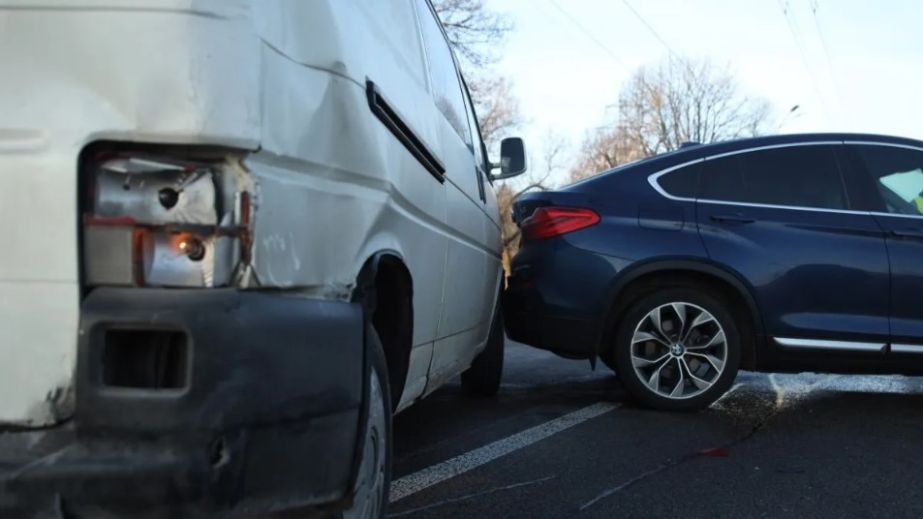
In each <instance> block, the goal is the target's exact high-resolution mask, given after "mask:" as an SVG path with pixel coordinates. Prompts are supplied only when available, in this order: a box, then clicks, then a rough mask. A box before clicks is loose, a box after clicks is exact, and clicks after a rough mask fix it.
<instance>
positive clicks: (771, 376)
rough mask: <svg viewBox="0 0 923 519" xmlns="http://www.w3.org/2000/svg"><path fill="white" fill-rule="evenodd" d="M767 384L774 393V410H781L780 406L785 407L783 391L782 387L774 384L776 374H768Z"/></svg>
mask: <svg viewBox="0 0 923 519" xmlns="http://www.w3.org/2000/svg"><path fill="white" fill-rule="evenodd" d="M769 383H770V384H772V390H773V391H775V393H776V410H777V411H778V410H779V409H782V406H783V405H785V390H783V389H782V386H780V385H779V383H778V382H776V374H775V373H770V374H769Z"/></svg>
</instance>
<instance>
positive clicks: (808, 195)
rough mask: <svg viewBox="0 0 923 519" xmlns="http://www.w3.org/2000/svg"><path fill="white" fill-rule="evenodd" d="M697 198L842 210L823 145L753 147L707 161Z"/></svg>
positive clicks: (841, 193)
mask: <svg viewBox="0 0 923 519" xmlns="http://www.w3.org/2000/svg"><path fill="white" fill-rule="evenodd" d="M700 190H701V194H700V198H704V199H707V200H715V201H723V202H743V203H751V204H765V205H777V206H790V207H811V208H819V209H847V208H848V205H849V204H848V202H847V197H846V190H845V186H844V184H843V179H842V177H841V175H840V170H839V167H838V166H837V162H836V157H835V156H834V154H833V149H832V148H831V147H830V146H827V145H813V146H812V145H805V146H796V147H785V148H775V149H767V150H758V151H751V152H745V153H740V154H736V155H730V156H727V157H719V158H716V159H709V160H707V161H706V162H705V167H704V173H703V174H702V179H701V186H700Z"/></svg>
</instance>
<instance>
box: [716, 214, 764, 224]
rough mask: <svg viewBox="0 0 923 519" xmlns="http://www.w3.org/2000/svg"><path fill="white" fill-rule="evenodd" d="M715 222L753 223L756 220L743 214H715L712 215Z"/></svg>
mask: <svg viewBox="0 0 923 519" xmlns="http://www.w3.org/2000/svg"><path fill="white" fill-rule="evenodd" d="M711 219H712V221H713V222H726V223H753V222H755V221H756V220H754V219H753V218H750V217H748V216H744V215H743V214H741V213H735V214H713V215H711Z"/></svg>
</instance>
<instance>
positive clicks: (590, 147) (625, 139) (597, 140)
mask: <svg viewBox="0 0 923 519" xmlns="http://www.w3.org/2000/svg"><path fill="white" fill-rule="evenodd" d="M642 158H644V152H643V150H642V149H641V146H639V145H638V143H637V141H636V140H635V139H634V138H633V137H632V136H631V135H629V133H628V131H627V130H626V128H624V127H622V126H620V125H617V126H616V127H615V128H604V129H600V130H597V131H595V132H593V133H591V134H589V135H588V136H587V137H586V138H585V139H584V141H583V145H582V146H581V149H580V154H579V159H578V161H577V163H576V164H574V166H573V167H572V168H571V170H570V181H571V182H576V181H578V180H581V179H584V178H586V177H589V176H592V175H595V174H596V173H599V172H601V171H606V170H609V169H612V168H614V167H617V166H620V165H622V164H627V163H629V162H634V161H636V160H639V159H642Z"/></svg>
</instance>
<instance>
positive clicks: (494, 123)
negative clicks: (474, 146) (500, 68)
mask: <svg viewBox="0 0 923 519" xmlns="http://www.w3.org/2000/svg"><path fill="white" fill-rule="evenodd" d="M510 86H511V85H510V82H509V80H507V79H506V78H504V77H491V76H482V77H478V78H475V81H473V82H471V83H470V84H469V87H470V89H471V97H472V100H473V101H474V104H475V111H476V112H477V114H478V122H479V123H480V125H481V136H482V137H483V138H484V143H485V144H486V145H487V149H489V150H492V151H493V150H496V149H497V147H498V146H499V145H500V141H501V140H502V139H503V137H506V136H508V135H509V134H510V133H511V132H512V131H514V130H516V129H517V128H518V127H519V126H520V125H521V124H522V115H521V113H520V111H519V101H518V100H517V99H516V97H515V96H514V95H513V93H512V91H511V89H510Z"/></svg>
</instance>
